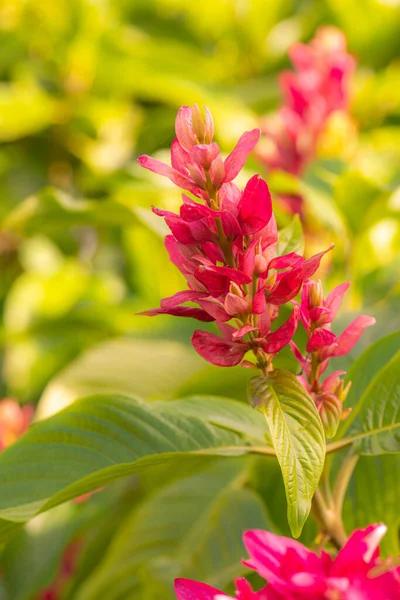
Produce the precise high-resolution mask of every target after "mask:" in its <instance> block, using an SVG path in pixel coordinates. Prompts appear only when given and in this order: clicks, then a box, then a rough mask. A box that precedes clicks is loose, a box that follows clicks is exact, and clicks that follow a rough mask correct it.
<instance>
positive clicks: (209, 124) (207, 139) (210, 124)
mask: <svg viewBox="0 0 400 600" xmlns="http://www.w3.org/2000/svg"><path fill="white" fill-rule="evenodd" d="M204 110H205V111H206V128H205V136H204V143H205V144H211V142H212V141H213V137H214V119H213V118H212V114H211V112H210V110H209V108H207V106H205V107H204Z"/></svg>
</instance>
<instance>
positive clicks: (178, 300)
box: [161, 290, 206, 308]
mask: <svg viewBox="0 0 400 600" xmlns="http://www.w3.org/2000/svg"><path fill="white" fill-rule="evenodd" d="M205 296H206V294H204V293H202V292H196V291H192V290H183V291H182V292H176V294H174V295H173V296H169V297H168V298H163V299H162V300H161V308H172V307H174V306H178V305H179V304H183V303H184V302H195V301H196V300H198V299H199V298H204V297H205Z"/></svg>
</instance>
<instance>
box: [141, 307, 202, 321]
mask: <svg viewBox="0 0 400 600" xmlns="http://www.w3.org/2000/svg"><path fill="white" fill-rule="evenodd" d="M137 314H138V315H145V316H147V317H156V316H157V315H172V316H173V317H190V318H192V319H197V321H203V323H209V322H211V321H214V318H213V317H212V316H211V315H209V314H208V313H206V311H205V310H201V308H191V307H190V306H175V307H171V308H152V309H150V310H144V311H142V312H140V313H137Z"/></svg>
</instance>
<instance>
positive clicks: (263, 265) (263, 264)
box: [254, 254, 268, 275]
mask: <svg viewBox="0 0 400 600" xmlns="http://www.w3.org/2000/svg"><path fill="white" fill-rule="evenodd" d="M267 268H268V263H267V261H266V260H265V258H264V256H263V255H262V254H256V257H255V259H254V272H255V273H256V275H262V274H263V273H265V271H266V270H267Z"/></svg>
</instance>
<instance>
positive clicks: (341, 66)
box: [256, 27, 355, 212]
mask: <svg viewBox="0 0 400 600" xmlns="http://www.w3.org/2000/svg"><path fill="white" fill-rule="evenodd" d="M289 55H290V58H291V61H292V64H293V67H294V69H295V70H294V71H287V72H284V73H282V75H281V77H280V79H279V83H280V87H281V91H282V96H283V105H282V107H281V108H280V109H279V110H278V112H277V113H276V114H275V115H273V116H271V117H266V118H264V120H263V121H262V123H261V129H262V133H263V137H262V139H261V142H260V145H259V147H258V149H257V152H256V153H257V156H258V157H259V158H260V159H261V160H262V162H263V163H264V164H265V165H267V167H268V168H269V169H281V170H283V171H286V172H288V173H292V174H293V175H300V174H301V173H302V172H304V170H305V168H306V167H307V165H308V164H309V163H310V161H311V160H313V159H314V156H315V154H316V149H317V144H318V140H319V137H320V135H321V133H322V132H323V131H324V129H325V128H326V125H327V122H328V120H329V118H330V116H331V115H332V114H333V113H334V112H336V111H347V110H348V105H349V83H350V78H351V75H352V73H353V71H354V68H355V61H354V59H353V58H352V57H351V56H350V55H349V54H348V53H347V49H346V40H345V37H344V35H343V34H342V33H341V32H340V31H339V30H337V29H335V28H333V27H323V28H321V29H320V30H319V31H318V32H317V34H316V36H315V38H314V39H313V40H312V41H311V42H310V43H309V44H307V45H306V44H295V45H294V46H293V47H292V48H291V50H290V52H289ZM283 203H284V205H285V206H286V207H287V209H288V210H289V211H290V212H301V210H302V199H301V197H300V196H292V197H290V196H288V197H283Z"/></svg>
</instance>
